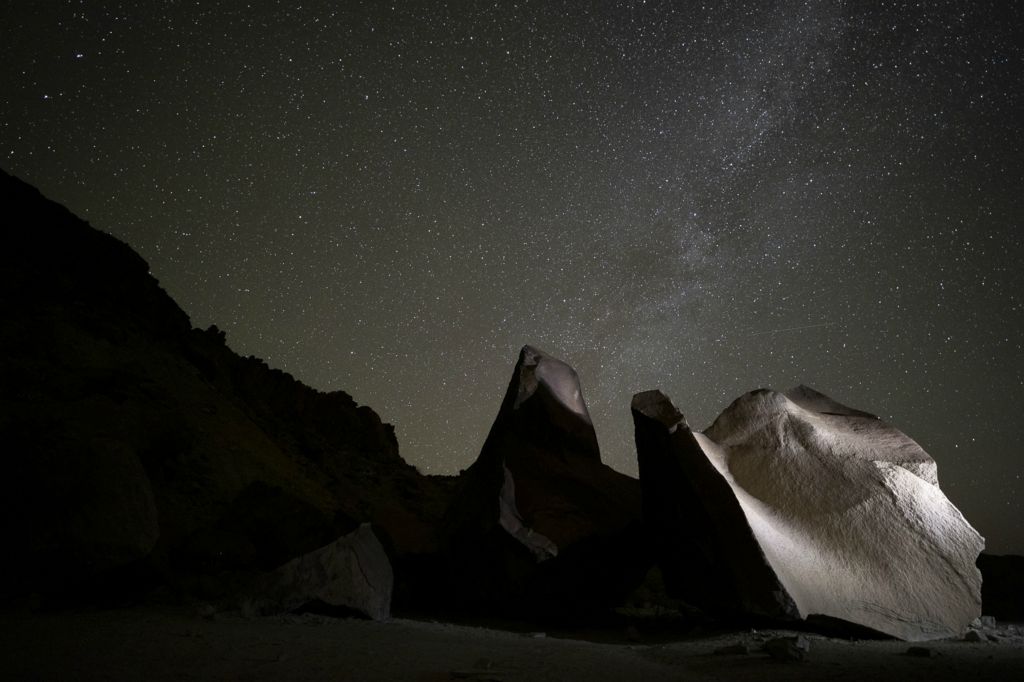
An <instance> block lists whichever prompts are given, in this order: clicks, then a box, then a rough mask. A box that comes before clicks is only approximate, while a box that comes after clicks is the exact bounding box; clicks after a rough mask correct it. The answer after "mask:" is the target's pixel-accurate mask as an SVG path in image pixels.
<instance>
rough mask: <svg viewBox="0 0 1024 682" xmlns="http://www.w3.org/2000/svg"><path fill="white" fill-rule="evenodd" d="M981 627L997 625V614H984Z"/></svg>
mask: <svg viewBox="0 0 1024 682" xmlns="http://www.w3.org/2000/svg"><path fill="white" fill-rule="evenodd" d="M979 620H980V621H981V627H983V628H994V627H996V618H995V616H982V617H981V618H980V619H979Z"/></svg>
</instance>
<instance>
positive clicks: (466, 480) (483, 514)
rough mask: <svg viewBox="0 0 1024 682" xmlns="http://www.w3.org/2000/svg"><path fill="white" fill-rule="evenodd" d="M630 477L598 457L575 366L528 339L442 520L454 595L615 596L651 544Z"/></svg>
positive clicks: (504, 599) (531, 605)
mask: <svg viewBox="0 0 1024 682" xmlns="http://www.w3.org/2000/svg"><path fill="white" fill-rule="evenodd" d="M639 518H640V490H639V485H638V482H637V481H636V480H635V479H633V478H630V477H628V476H625V475H623V474H620V473H618V472H616V471H614V470H613V469H611V468H610V467H608V466H607V465H605V464H603V463H602V462H601V455H600V451H599V449H598V444H597V437H596V435H595V433H594V427H593V424H592V423H591V421H590V415H589V414H588V412H587V407H586V404H585V402H584V401H583V397H582V394H581V390H580V385H579V380H578V378H577V376H576V372H575V371H574V370H573V369H572V368H571V367H570V366H569V365H567V364H565V363H564V362H561V361H560V360H557V359H555V358H553V357H551V356H549V355H547V354H545V353H543V352H542V351H539V350H537V349H536V348H532V347H530V346H526V347H524V348H523V349H522V351H521V352H520V354H519V360H518V362H517V363H516V366H515V369H514V371H513V374H512V380H511V382H510V383H509V387H508V391H507V392H506V394H505V398H504V401H503V402H502V404H501V408H500V409H499V411H498V416H497V418H496V419H495V421H494V424H493V426H492V427H491V430H490V433H489V434H488V436H487V440H486V442H485V443H484V446H483V448H482V450H481V453H480V456H479V457H478V458H477V460H476V461H475V462H474V463H473V465H472V466H471V467H469V469H468V470H467V471H466V472H465V474H464V475H463V476H462V479H461V480H460V483H459V488H458V491H457V493H456V494H455V496H454V501H453V504H452V507H451V508H450V509H449V511H448V514H447V515H446V519H445V532H446V538H447V542H448V547H449V552H450V554H449V560H450V561H449V564H448V566H447V568H446V573H447V574H448V575H449V576H450V584H451V585H452V586H453V587H452V591H453V592H454V593H455V597H454V600H455V601H456V602H461V603H463V604H465V605H472V606H474V607H477V608H479V607H482V606H487V607H491V608H499V609H503V610H506V609H508V608H512V609H513V610H514V609H525V610H535V609H537V608H542V607H543V608H551V609H559V608H570V609H571V608H572V606H570V605H574V606H581V605H582V604H584V603H588V604H590V605H593V606H597V605H599V604H602V603H606V602H607V601H608V600H614V599H615V598H616V595H619V596H621V591H622V590H624V589H626V588H627V586H628V585H629V584H630V583H631V581H635V580H636V579H637V575H636V574H637V573H638V572H639V573H640V576H642V572H643V571H644V570H645V569H646V567H647V565H646V564H645V563H644V562H645V560H646V556H647V552H646V551H645V548H644V546H643V537H642V533H641V532H640V530H639V523H638V522H639Z"/></svg>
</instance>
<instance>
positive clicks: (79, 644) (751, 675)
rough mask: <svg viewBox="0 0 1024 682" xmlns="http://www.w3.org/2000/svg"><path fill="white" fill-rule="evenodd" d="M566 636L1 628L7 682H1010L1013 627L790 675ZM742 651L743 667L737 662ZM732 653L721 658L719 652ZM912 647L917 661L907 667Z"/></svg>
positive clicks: (683, 652)
mask: <svg viewBox="0 0 1024 682" xmlns="http://www.w3.org/2000/svg"><path fill="white" fill-rule="evenodd" d="M571 634H572V633H568V635H567V634H566V633H559V636H554V634H551V633H540V632H509V631H502V630H496V629H489V628H482V627H471V626H465V625H452V624H447V623H437V622H424V621H415V620H405V619H392V620H390V621H387V622H371V621H364V620H354V619H342V618H331V617H327V616H321V615H311V614H305V615H288V616H276V617H263V618H245V617H243V616H242V615H241V614H232V613H220V614H215V615H214V614H210V613H206V614H205V615H204V614H201V613H200V612H197V611H194V610H188V609H182V608H174V609H172V608H157V607H147V608H134V609H125V610H109V611H92V612H78V613H70V614H69V613H63V614H46V613H4V614H0V678H3V679H6V680H360V681H362V680H417V681H418V680H422V681H424V682H427V681H441V680H459V679H462V680H476V681H478V682H480V681H486V680H497V681H500V682H513V681H515V680H531V681H534V680H538V681H543V680H582V681H583V682H601V681H603V680H645V681H647V680H650V681H657V680H676V681H679V680H739V681H743V680H857V681H858V682H860V681H866V682H883V681H885V680H901V681H902V680H926V681H928V682H938V681H941V680H972V681H977V680H1019V679H1024V626H1015V625H1004V624H998V625H997V626H995V627H990V628H987V629H983V630H982V631H981V632H980V633H979V635H980V636H979V637H978V638H979V639H981V640H982V641H977V642H969V641H961V640H955V641H954V640H944V641H938V642H928V643H923V644H919V645H912V644H908V643H907V642H900V641H895V640H843V639H834V638H828V637H824V636H820V635H813V634H806V633H804V635H803V636H804V637H805V638H806V640H807V642H808V644H809V651H807V653H806V656H805V659H804V660H803V661H799V662H782V661H779V660H775V659H773V658H772V657H770V656H769V655H768V654H767V653H765V652H764V651H763V647H764V642H766V641H767V640H770V639H772V638H775V637H783V636H795V635H796V634H797V633H794V632H786V631H779V630H773V631H744V632H731V633H724V634H716V635H709V636H706V637H697V638H693V637H690V638H686V639H684V640H676V641H657V642H655V641H645V640H644V638H643V637H642V636H640V635H639V634H638V633H636V632H632V633H630V634H631V635H632V637H631V638H632V639H633V640H636V641H632V642H629V641H627V639H626V638H625V637H619V640H620V641H619V642H618V643H608V642H604V643H600V642H595V641H588V640H584V639H577V638H572V637H571ZM736 645H745V646H746V648H748V649H749V653H742V651H741V649H742V647H739V648H737V647H736ZM729 646H732V647H733V648H734V649H735V651H733V652H732V653H728V652H722V651H720V650H721V649H723V648H725V647H729ZM911 646H921V647H925V650H924V651H919V652H917V653H918V655H910V654H908V653H907V652H908V649H909V648H910V647H911Z"/></svg>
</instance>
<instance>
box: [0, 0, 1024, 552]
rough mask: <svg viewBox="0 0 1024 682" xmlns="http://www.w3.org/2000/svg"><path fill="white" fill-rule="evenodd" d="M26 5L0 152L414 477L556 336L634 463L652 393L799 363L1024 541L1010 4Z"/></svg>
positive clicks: (11, 56) (728, 384)
mask: <svg viewBox="0 0 1024 682" xmlns="http://www.w3.org/2000/svg"><path fill="white" fill-rule="evenodd" d="M16 5H21V6H16ZM0 13H2V14H0V84H2V87H0V159H2V161H0V163H2V164H3V166H4V167H5V168H6V169H7V170H8V171H9V172H12V173H14V174H16V175H19V176H20V177H22V178H23V179H25V180H27V181H28V182H31V183H33V184H35V185H37V186H38V187H39V188H40V189H41V190H42V191H43V192H44V194H46V195H47V196H49V197H50V198H53V199H55V200H57V201H60V202H62V203H64V204H65V205H67V206H68V207H69V208H70V209H71V210H73V211H75V212H76V213H78V214H79V215H81V216H83V217H85V218H86V219H88V220H89V221H90V222H91V223H92V224H93V225H95V226H97V227H99V228H101V229H104V230H107V231H109V232H111V233H113V234H115V235H116V236H118V237H120V238H122V239H124V240H125V241H127V242H128V243H129V244H130V245H131V246H132V247H134V248H135V249H136V250H138V251H139V252H140V253H141V254H142V255H143V256H144V257H145V258H146V259H147V260H148V261H149V263H150V265H151V268H152V271H153V273H154V275H155V276H156V277H157V278H159V279H160V281H161V283H162V284H163V286H164V287H165V288H166V289H167V290H168V292H169V293H170V294H171V295H172V296H173V297H174V298H175V299H176V300H177V301H178V302H179V303H180V304H181V305H182V307H183V308H184V309H185V310H186V312H188V313H189V314H190V316H191V317H192V320H193V323H194V324H195V325H196V326H202V327H205V326H208V325H209V324H213V323H216V324H217V325H218V326H219V327H221V328H222V329H224V330H226V332H227V337H228V342H229V344H230V345H231V346H232V347H233V348H234V349H235V350H237V351H239V352H240V353H243V354H250V353H252V354H255V355H258V356H260V357H263V358H265V359H266V360H267V361H268V362H269V363H270V364H271V365H272V366H276V367H279V368H281V369H284V370H287V371H289V372H291V373H293V374H294V375H296V376H297V377H298V378H300V379H301V380H303V381H305V382H306V383H308V384H310V385H312V386H314V387H317V388H320V389H324V390H329V389H343V390H345V391H347V392H349V393H350V394H352V395H353V396H354V397H355V398H356V400H358V401H360V402H361V403H365V404H369V405H370V406H372V407H373V408H374V409H375V410H377V411H378V412H379V413H380V414H381V416H382V418H383V419H385V420H386V421H389V422H392V423H394V424H395V426H396V432H397V436H398V439H399V444H400V447H401V451H402V453H403V456H404V457H405V458H406V459H407V460H408V461H410V462H411V463H413V464H415V465H417V466H418V467H419V468H420V469H421V470H422V471H424V472H429V473H453V472H455V471H457V470H458V469H459V468H463V467H465V466H468V464H469V463H471V462H472V461H473V459H474V458H475V456H476V454H477V453H478V451H479V448H480V446H481V445H482V443H483V440H484V437H485V436H486V433H487V430H488V428H489V427H490V424H491V421H492V420H493V418H494V415H495V414H496V412H497V409H498V405H499V403H500V400H501V396H502V395H503V393H504V390H505V387H506V385H507V382H508V379H509V376H510V373H511V370H512V365H513V363H514V362H515V359H516V354H517V352H518V349H519V348H520V347H521V346H522V345H523V344H525V343H530V344H533V345H536V346H538V347H540V348H542V349H544V350H546V351H547V352H549V353H551V354H553V355H555V356H557V357H560V358H562V359H564V360H566V361H568V362H569V363H570V364H572V365H573V366H574V367H575V368H576V369H577V371H578V372H579V374H580V377H581V381H582V385H583V391H584V396H585V398H586V400H587V403H588V405H589V408H590V412H591V415H592V416H593V418H594V422H595V425H596V428H597V432H598V437H599V440H600V443H601V447H602V452H603V457H604V460H605V461H606V462H608V463H609V464H611V465H612V466H614V467H615V468H617V469H619V470H622V471H625V472H627V473H631V474H635V473H636V463H635V453H634V449H633V444H632V424H631V421H630V415H629V407H628V406H629V400H630V397H631V395H632V393H634V392H636V391H639V390H645V389H650V388H661V389H662V390H664V391H665V392H666V393H668V394H669V395H670V396H671V397H672V398H673V399H674V401H675V402H676V404H677V405H678V406H679V407H680V409H681V410H682V411H683V412H684V414H686V416H687V418H688V420H689V421H690V423H691V425H693V426H694V427H695V428H704V427H706V426H707V425H708V424H709V423H710V421H711V420H712V419H713V418H714V417H715V416H716V415H717V414H718V412H719V411H721V410H722V409H723V408H724V407H725V406H726V405H727V404H728V403H729V402H730V401H731V400H732V399H734V398H736V397H738V396H739V395H741V394H742V393H744V392H746V391H748V390H751V389H754V388H758V387H763V386H771V387H774V388H778V389H785V388H789V387H791V386H793V385H795V384H798V383H805V384H807V385H810V386H812V387H814V388H816V389H817V390H820V391H822V392H824V393H826V394H829V395H830V396H832V397H833V398H835V399H837V400H839V401H841V402H844V403H847V404H849V405H851V406H854V407H858V408H861V409H865V410H868V411H872V412H875V413H877V414H879V415H881V416H882V417H883V418H885V419H887V420H889V421H891V422H892V423H893V424H894V425H896V426H897V427H899V428H900V429H902V430H904V431H905V432H907V433H908V434H909V435H910V436H911V437H913V438H915V439H916V440H918V441H919V442H920V443H921V444H922V446H923V447H924V448H925V449H926V450H927V451H928V452H929V453H930V454H931V455H932V456H933V457H934V458H935V459H936V460H937V462H938V464H939V477H940V481H941V483H942V485H943V488H944V490H946V492H947V495H949V497H950V498H951V499H952V500H953V501H954V503H956V504H957V505H958V506H959V507H960V509H961V510H962V511H963V512H964V514H965V516H966V517H967V518H968V520H970V521H971V522H972V523H973V524H974V525H975V526H976V527H977V528H978V529H979V530H980V531H981V532H982V534H983V535H985V536H986V537H987V538H988V545H989V550H990V551H994V552H1016V553H1024V527H1022V524H1021V523H1020V519H1021V518H1024V480H1022V478H1021V476H1022V470H1024V466H1022V461H1021V445H1020V444H1021V442H1022V441H1024V427H1022V423H1021V420H1020V417H1019V414H1018V413H1019V405H1020V404H1021V403H1022V402H1024V362H1022V341H1021V331H1022V329H1024V275H1022V270H1021V267H1020V263H1021V260H1022V258H1024V237H1022V236H1021V235H1022V232H1021V230H1022V222H1024V221H1022V218H1024V198H1022V197H1024V190H1022V187H1024V149H1022V147H1024V142H1022V141H1024V136H1022V127H1024V102H1022V96H1024V59H1022V51H1021V47H1020V46H1021V45H1024V35H1022V33H1024V31H1022V26H1024V21H1022V20H1024V10H1022V9H1021V8H1020V7H1019V6H1018V5H1017V4H1015V3H1005V2H995V1H992V2H985V1H981V2H930V3H903V2H881V3H853V2H840V1H829V0H822V1H821V2H812V1H807V2H793V1H781V2H765V3H762V2H719V3H711V2H708V3H703V4H701V3H689V2H655V1H653V0H652V1H649V2H631V3H627V2H599V3H576V2H568V1H566V2H529V1H523V2H492V3H483V2H481V3H475V2H465V3H463V2H455V3H440V2H436V3H427V2H422V3H407V2H395V3H391V4H388V3H370V2H344V3H337V2H308V3H303V4H302V5H301V7H300V6H299V5H298V4H291V3H282V2H265V3H264V2H261V3H251V4H249V5H248V6H246V5H244V4H242V3H220V4H218V3H205V2H204V3H199V2H166V3H153V4H152V6H151V7H146V8H145V9H143V8H142V6H141V5H140V4H139V3H118V2H107V3H97V2H85V1H83V2H47V3H31V4H29V3H8V4H7V5H5V8H4V9H3V10H0Z"/></svg>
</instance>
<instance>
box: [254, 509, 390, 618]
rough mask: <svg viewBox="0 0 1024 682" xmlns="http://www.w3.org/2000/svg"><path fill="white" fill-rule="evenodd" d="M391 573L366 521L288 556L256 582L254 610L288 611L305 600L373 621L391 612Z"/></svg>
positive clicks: (302, 603) (385, 555)
mask: <svg viewBox="0 0 1024 682" xmlns="http://www.w3.org/2000/svg"><path fill="white" fill-rule="evenodd" d="M393 586H394V574H393V573H392V570H391V562H390V561H388V555H387V553H385V551H384V547H383V546H382V545H381V544H380V541H379V540H377V536H376V535H374V533H373V530H372V529H371V528H370V524H368V523H364V524H363V525H361V526H360V527H359V528H358V529H356V530H355V531H354V532H352V533H350V534H348V535H346V536H344V537H341V538H339V539H337V540H335V541H334V542H332V543H331V544H329V545H326V546H324V547H321V548H320V549H317V550H315V551H312V552H310V553H308V554H304V555H302V556H300V557H296V558H295V559H292V560H291V561H289V562H288V563H286V564H284V565H283V566H281V567H280V568H278V569H276V570H274V571H272V572H270V573H269V574H268V575H266V576H265V577H264V579H263V580H262V581H260V584H259V589H258V590H257V594H258V598H257V601H258V605H259V610H260V611H261V612H263V613H275V612H282V611H292V610H294V609H297V608H299V607H301V606H303V605H305V604H308V603H310V602H321V603H323V604H326V605H328V606H333V607H344V608H347V609H351V610H353V611H357V612H359V613H361V614H363V615H365V616H367V617H368V618H372V619H373V620H387V618H388V617H389V616H390V614H391V592H392V588H393Z"/></svg>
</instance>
